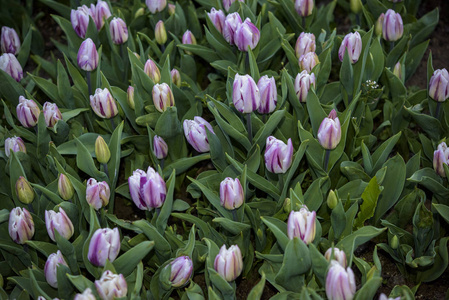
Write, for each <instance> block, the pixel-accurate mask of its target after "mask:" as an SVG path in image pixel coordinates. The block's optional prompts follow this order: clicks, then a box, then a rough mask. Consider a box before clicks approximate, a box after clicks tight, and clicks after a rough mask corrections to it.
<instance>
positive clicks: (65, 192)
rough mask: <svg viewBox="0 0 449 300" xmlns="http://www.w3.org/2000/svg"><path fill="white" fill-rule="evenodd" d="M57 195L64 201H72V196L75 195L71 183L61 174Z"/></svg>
mask: <svg viewBox="0 0 449 300" xmlns="http://www.w3.org/2000/svg"><path fill="white" fill-rule="evenodd" d="M58 193H59V196H61V198H62V199H64V200H70V199H72V197H73V194H74V193H75V191H74V189H73V185H72V182H71V181H70V179H69V178H68V177H67V176H66V175H65V174H63V173H61V174H59V179H58Z"/></svg>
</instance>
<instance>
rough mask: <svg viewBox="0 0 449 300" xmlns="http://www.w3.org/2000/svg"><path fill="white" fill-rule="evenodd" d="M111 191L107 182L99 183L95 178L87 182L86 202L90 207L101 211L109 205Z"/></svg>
mask: <svg viewBox="0 0 449 300" xmlns="http://www.w3.org/2000/svg"><path fill="white" fill-rule="evenodd" d="M110 196H111V191H110V189H109V185H108V184H107V182H106V181H102V182H97V181H96V180H95V179H94V178H89V180H87V187H86V201H87V203H89V205H90V206H92V207H93V208H95V209H96V210H99V209H100V208H102V207H105V206H106V205H108V203H109V197H110Z"/></svg>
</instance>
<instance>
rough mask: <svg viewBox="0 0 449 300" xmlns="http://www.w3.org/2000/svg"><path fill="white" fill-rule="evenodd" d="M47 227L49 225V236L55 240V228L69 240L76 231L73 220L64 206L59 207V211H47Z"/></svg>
mask: <svg viewBox="0 0 449 300" xmlns="http://www.w3.org/2000/svg"><path fill="white" fill-rule="evenodd" d="M45 227H47V232H48V236H49V237H50V239H51V240H52V241H55V230H56V231H58V233H59V235H61V236H62V237H63V238H65V239H67V240H70V238H71V237H72V235H73V233H74V228H73V224H72V221H71V220H70V218H69V217H68V216H67V214H66V213H65V211H64V209H63V208H62V207H60V208H59V212H55V211H54V210H46V211H45Z"/></svg>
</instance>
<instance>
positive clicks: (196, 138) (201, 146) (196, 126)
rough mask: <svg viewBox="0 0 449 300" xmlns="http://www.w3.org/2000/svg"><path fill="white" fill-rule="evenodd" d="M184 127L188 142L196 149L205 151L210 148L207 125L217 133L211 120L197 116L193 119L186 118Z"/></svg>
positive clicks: (211, 130)
mask: <svg viewBox="0 0 449 300" xmlns="http://www.w3.org/2000/svg"><path fill="white" fill-rule="evenodd" d="M183 127H184V135H185V137H186V139H187V142H189V144H190V145H191V146H192V147H193V148H194V149H195V150H196V151H198V152H201V153H203V152H208V151H209V150H210V146H209V141H208V139H207V133H206V127H207V129H208V130H209V131H210V132H211V133H213V134H215V132H214V130H213V129H212V126H211V125H210V124H209V122H207V121H206V120H204V119H203V118H201V117H198V116H197V117H195V118H193V120H187V119H186V120H184V123H183Z"/></svg>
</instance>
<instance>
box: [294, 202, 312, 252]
mask: <svg viewBox="0 0 449 300" xmlns="http://www.w3.org/2000/svg"><path fill="white" fill-rule="evenodd" d="M315 231H316V212H315V211H312V212H311V211H309V209H308V208H307V207H306V206H305V205H304V206H303V207H301V209H300V210H299V211H291V212H290V215H289V216H288V221H287V233H288V238H289V239H291V240H292V239H293V238H295V237H296V238H299V239H301V240H302V241H303V242H304V243H305V244H306V245H308V244H310V243H311V242H313V240H314V239H315Z"/></svg>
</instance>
